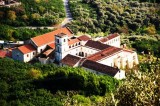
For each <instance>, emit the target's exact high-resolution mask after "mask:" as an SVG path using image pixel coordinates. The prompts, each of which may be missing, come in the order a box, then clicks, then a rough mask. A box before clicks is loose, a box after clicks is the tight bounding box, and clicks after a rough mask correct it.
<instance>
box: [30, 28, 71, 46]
mask: <svg viewBox="0 0 160 106" xmlns="http://www.w3.org/2000/svg"><path fill="white" fill-rule="evenodd" d="M60 33H64V34H67V35H68V36H71V35H72V34H73V33H72V32H71V31H70V29H68V28H67V27H65V28H60V29H57V30H55V31H52V32H49V33H46V34H43V35H40V36H37V37H34V38H31V40H32V41H33V42H34V43H35V44H36V45H37V46H42V45H45V44H49V43H52V42H54V41H55V35H57V34H60Z"/></svg>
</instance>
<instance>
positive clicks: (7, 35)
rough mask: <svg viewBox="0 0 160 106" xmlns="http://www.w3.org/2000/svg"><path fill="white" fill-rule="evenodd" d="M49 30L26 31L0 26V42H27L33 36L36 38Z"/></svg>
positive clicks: (24, 29)
mask: <svg viewBox="0 0 160 106" xmlns="http://www.w3.org/2000/svg"><path fill="white" fill-rule="evenodd" d="M50 31H51V30H49V29H27V28H17V29H16V28H14V27H11V26H7V25H0V39H2V40H12V41H16V40H28V39H30V38H32V37H34V36H38V35H41V34H44V33H47V32H50Z"/></svg>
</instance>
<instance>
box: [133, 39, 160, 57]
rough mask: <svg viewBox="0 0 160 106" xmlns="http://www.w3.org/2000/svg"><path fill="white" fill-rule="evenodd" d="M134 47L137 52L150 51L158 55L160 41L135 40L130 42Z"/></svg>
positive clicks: (159, 52)
mask: <svg viewBox="0 0 160 106" xmlns="http://www.w3.org/2000/svg"><path fill="white" fill-rule="evenodd" d="M132 46H133V47H134V48H136V50H137V51H138V52H143V51H144V53H149V52H150V53H152V54H154V55H155V56H157V57H158V56H159V54H160V41H154V40H143V39H142V40H136V41H134V43H133V44H132Z"/></svg>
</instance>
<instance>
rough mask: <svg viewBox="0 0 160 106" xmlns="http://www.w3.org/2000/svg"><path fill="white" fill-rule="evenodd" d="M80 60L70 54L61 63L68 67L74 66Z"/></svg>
mask: <svg viewBox="0 0 160 106" xmlns="http://www.w3.org/2000/svg"><path fill="white" fill-rule="evenodd" d="M80 60H81V58H80V57H77V56H73V55H71V54H68V55H67V56H65V57H64V58H63V59H62V60H61V63H62V64H65V65H68V66H74V65H75V64H77V63H78V62H79V61H80Z"/></svg>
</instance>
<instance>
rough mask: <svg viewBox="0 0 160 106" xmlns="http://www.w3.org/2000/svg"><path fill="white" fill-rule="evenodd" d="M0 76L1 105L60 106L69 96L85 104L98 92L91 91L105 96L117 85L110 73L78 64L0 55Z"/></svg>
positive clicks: (117, 82)
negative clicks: (60, 64) (24, 60)
mask: <svg viewBox="0 0 160 106" xmlns="http://www.w3.org/2000/svg"><path fill="white" fill-rule="evenodd" d="M0 78H1V79H0V85H1V86H0V97H1V98H0V103H1V106H5V105H7V106H13V105H25V104H28V105H35V106H38V105H40V106H44V105H45V106H46V105H47V106H51V105H52V106H57V105H58V106H59V105H63V104H64V103H65V102H67V101H68V99H69V98H70V99H73V100H71V101H76V100H78V103H82V104H83V103H84V104H86V105H88V103H89V104H91V100H90V99H89V97H92V99H93V100H95V99H96V98H98V97H99V96H97V97H96V96H95V97H94V98H93V95H101V96H104V95H105V94H106V93H109V92H114V91H115V89H116V87H118V85H119V81H117V80H116V79H114V78H112V77H109V76H98V75H95V74H93V73H89V72H87V71H85V70H83V69H81V68H70V67H61V68H60V67H57V66H55V65H52V64H50V65H42V64H34V65H30V64H26V63H22V62H16V61H13V60H11V59H0ZM86 96H88V98H87V97H86ZM95 101H97V102H98V100H95ZM94 103H96V102H94Z"/></svg>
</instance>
